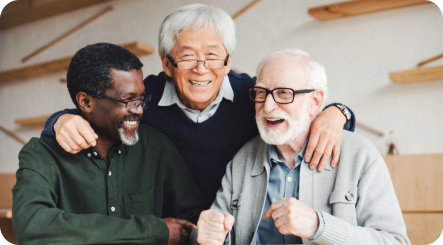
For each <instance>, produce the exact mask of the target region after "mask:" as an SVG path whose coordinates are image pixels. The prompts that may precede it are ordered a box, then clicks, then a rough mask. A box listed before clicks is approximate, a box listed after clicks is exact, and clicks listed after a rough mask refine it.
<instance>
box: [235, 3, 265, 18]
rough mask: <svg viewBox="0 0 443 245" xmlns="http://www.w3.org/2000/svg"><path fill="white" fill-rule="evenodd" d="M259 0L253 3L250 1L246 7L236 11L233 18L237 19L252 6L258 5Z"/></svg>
mask: <svg viewBox="0 0 443 245" xmlns="http://www.w3.org/2000/svg"><path fill="white" fill-rule="evenodd" d="M258 2H260V0H254V1H252V2H251V3H249V4H248V5H246V6H245V7H244V8H242V9H240V10H239V11H238V12H237V13H235V14H234V15H233V16H232V19H234V20H235V19H237V18H238V17H239V16H240V15H242V14H244V13H245V12H246V11H248V10H249V9H250V8H252V6H254V5H256V4H257V3H258Z"/></svg>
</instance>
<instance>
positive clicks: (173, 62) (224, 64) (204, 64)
mask: <svg viewBox="0 0 443 245" xmlns="http://www.w3.org/2000/svg"><path fill="white" fill-rule="evenodd" d="M166 58H168V60H169V62H171V64H172V65H173V66H174V67H175V68H177V69H179V70H192V69H194V68H195V67H197V66H198V62H203V66H204V67H205V68H206V69H212V70H214V69H221V68H223V67H220V68H209V67H206V61H207V60H197V59H191V60H195V61H196V62H197V65H196V66H195V67H193V68H190V69H183V68H178V63H179V62H182V61H190V60H180V61H177V62H175V61H174V59H172V57H171V56H170V55H169V54H168V55H166ZM228 59H229V54H228V55H227V56H226V58H225V60H224V61H223V66H227V65H228ZM209 60H222V59H209Z"/></svg>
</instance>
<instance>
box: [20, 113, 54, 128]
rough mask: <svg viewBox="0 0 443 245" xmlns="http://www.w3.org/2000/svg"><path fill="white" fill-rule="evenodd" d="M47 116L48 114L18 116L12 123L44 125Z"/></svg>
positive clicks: (31, 125) (32, 125) (29, 125)
mask: <svg viewBox="0 0 443 245" xmlns="http://www.w3.org/2000/svg"><path fill="white" fill-rule="evenodd" d="M49 116H50V115H44V116H37V117H27V118H18V119H15V120H14V123H15V124H18V125H20V126H28V127H34V126H43V125H45V122H46V120H47V119H48V118H49Z"/></svg>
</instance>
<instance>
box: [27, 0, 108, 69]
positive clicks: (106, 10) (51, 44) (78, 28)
mask: <svg viewBox="0 0 443 245" xmlns="http://www.w3.org/2000/svg"><path fill="white" fill-rule="evenodd" d="M113 9H114V7H112V6H108V7H106V8H105V9H103V10H102V11H100V12H98V13H97V14H95V15H93V16H91V17H90V18H88V19H87V20H85V21H83V22H82V23H80V24H78V25H76V26H75V27H73V28H71V29H70V30H68V31H66V32H65V33H63V34H62V35H60V36H58V37H57V38H55V39H53V40H52V41H50V42H49V43H47V44H45V45H43V46H42V47H40V48H38V49H36V50H35V51H33V52H32V53H30V54H28V55H27V56H25V57H23V59H22V62H26V61H28V60H29V59H31V58H32V57H34V56H36V55H37V54H39V53H41V52H43V51H44V50H46V49H48V48H50V47H51V46H53V45H55V44H56V43H58V42H60V41H61V40H63V39H65V38H67V37H68V36H70V35H71V34H73V33H74V32H76V31H78V30H80V29H81V28H83V27H85V26H86V25H88V24H89V23H91V22H93V21H94V20H96V19H98V18H100V17H101V16H103V15H105V14H107V13H108V12H110V11H111V10H113Z"/></svg>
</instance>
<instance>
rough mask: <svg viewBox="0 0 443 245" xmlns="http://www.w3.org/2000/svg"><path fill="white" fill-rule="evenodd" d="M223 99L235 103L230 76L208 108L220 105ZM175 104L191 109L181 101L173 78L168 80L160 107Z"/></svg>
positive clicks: (226, 77)
mask: <svg viewBox="0 0 443 245" xmlns="http://www.w3.org/2000/svg"><path fill="white" fill-rule="evenodd" d="M223 98H225V99H227V100H230V101H231V102H232V101H234V91H233V90H232V86H231V83H230V81H229V78H228V75H225V77H224V78H223V82H222V85H221V86H220V91H219V92H218V94H217V97H216V98H215V100H214V101H212V102H211V104H210V105H209V106H208V108H209V107H212V106H211V105H212V104H219V103H220V102H221V101H222V99H223ZM173 104H177V105H178V106H179V107H180V108H182V109H191V108H189V107H187V106H186V105H185V104H183V103H182V102H181V101H180V98H179V97H178V94H177V90H176V89H175V86H174V82H173V81H172V79H171V78H168V79H167V80H166V83H165V88H164V90H163V94H162V97H161V99H160V101H159V102H158V106H171V105H173ZM191 110H192V109H191Z"/></svg>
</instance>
